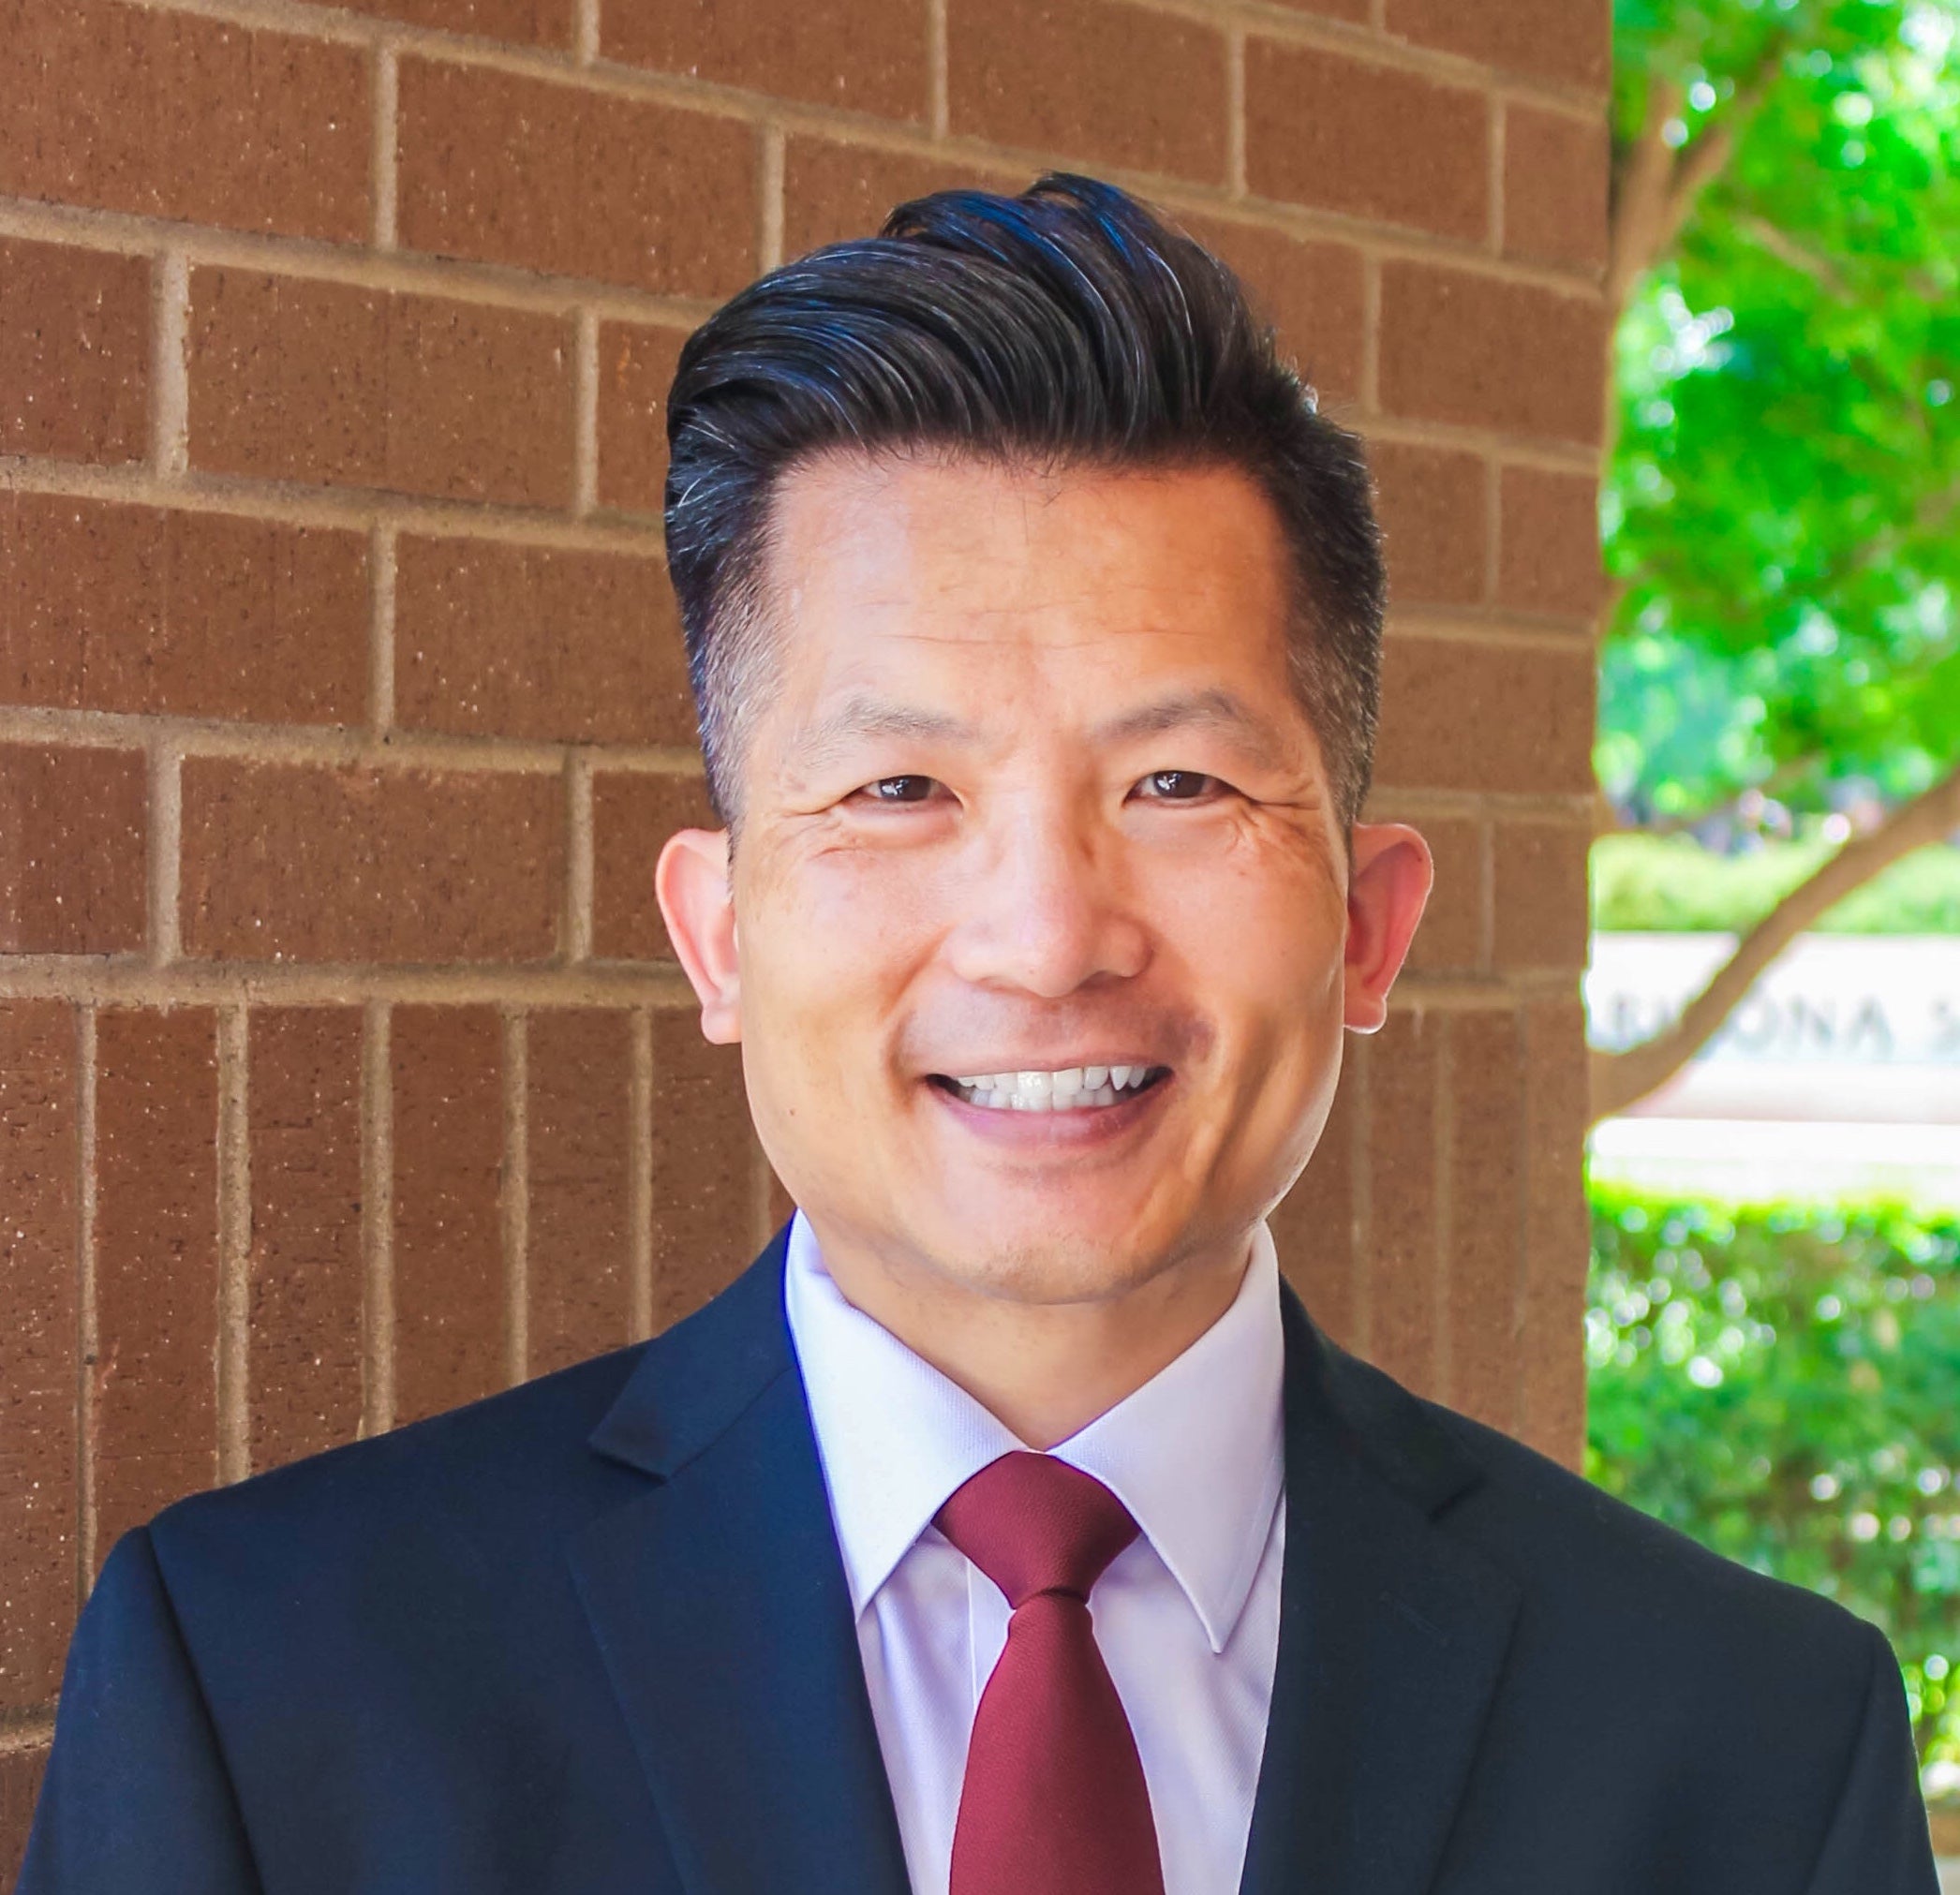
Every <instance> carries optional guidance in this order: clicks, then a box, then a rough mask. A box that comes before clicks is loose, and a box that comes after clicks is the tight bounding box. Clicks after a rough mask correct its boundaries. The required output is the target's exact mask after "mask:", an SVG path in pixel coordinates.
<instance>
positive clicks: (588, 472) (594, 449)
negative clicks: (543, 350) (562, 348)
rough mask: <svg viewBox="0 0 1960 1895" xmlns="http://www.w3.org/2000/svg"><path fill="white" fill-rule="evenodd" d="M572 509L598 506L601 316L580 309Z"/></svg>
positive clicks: (580, 512)
mask: <svg viewBox="0 0 1960 1895" xmlns="http://www.w3.org/2000/svg"><path fill="white" fill-rule="evenodd" d="M598 505H599V316H598V313H597V312H596V311H595V310H592V309H589V308H581V309H580V310H579V312H578V317H577V326H576V329H575V331H574V333H573V336H572V512H573V513H574V514H576V515H577V517H578V518H579V519H581V520H583V519H585V518H587V516H588V515H589V514H591V512H592V511H594V510H595V509H596V508H597V507H598Z"/></svg>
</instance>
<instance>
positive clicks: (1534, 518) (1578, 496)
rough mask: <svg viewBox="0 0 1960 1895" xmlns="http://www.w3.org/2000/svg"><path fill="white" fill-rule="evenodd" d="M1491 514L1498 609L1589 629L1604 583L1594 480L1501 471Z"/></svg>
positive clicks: (1512, 469)
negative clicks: (1495, 523) (1497, 521)
mask: <svg viewBox="0 0 1960 1895" xmlns="http://www.w3.org/2000/svg"><path fill="white" fill-rule="evenodd" d="M1497 510H1498V513H1499V516H1500V518H1501V520H1502V523H1503V524H1502V547H1501V551H1500V555H1499V558H1498V564H1497V602H1498V604H1500V605H1502V606H1504V607H1505V608H1506V609H1507V611H1511V612H1528V613H1533V614H1539V615H1542V616H1545V617H1552V618H1567V619H1573V620H1577V621H1578V622H1580V623H1581V624H1587V625H1589V624H1590V623H1591V621H1592V618H1593V615H1594V614H1596V612H1597V611H1598V610H1599V600H1600V597H1601V594H1602V591H1603V589H1604V585H1605V574H1604V570H1603V569H1602V567H1601V565H1600V558H1599V489H1598V484H1597V482H1596V481H1594V480H1593V478H1592V476H1591V475H1589V474H1555V473H1548V472H1546V471H1544V470H1543V469H1541V468H1538V467H1507V468H1505V470H1504V483H1503V487H1502V489H1501V491H1500V494H1499V497H1498V509H1497Z"/></svg>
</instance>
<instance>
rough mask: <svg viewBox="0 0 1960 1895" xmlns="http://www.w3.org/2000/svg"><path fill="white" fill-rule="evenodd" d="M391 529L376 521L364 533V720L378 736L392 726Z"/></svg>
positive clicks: (393, 576)
mask: <svg viewBox="0 0 1960 1895" xmlns="http://www.w3.org/2000/svg"><path fill="white" fill-rule="evenodd" d="M395 537H396V536H395V529H394V527H393V526H391V525H389V524H388V523H387V522H386V521H382V520H377V521H376V522H375V526H374V530H373V532H372V533H371V534H369V536H368V542H367V559H368V607H369V614H370V616H369V620H368V644H367V722H368V728H369V730H370V732H371V733H373V734H374V735H375V736H376V737H381V736H384V735H387V734H388V733H392V732H393V729H394V579H395Z"/></svg>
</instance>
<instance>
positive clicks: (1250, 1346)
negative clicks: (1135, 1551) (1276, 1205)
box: [783, 1210, 1285, 1651]
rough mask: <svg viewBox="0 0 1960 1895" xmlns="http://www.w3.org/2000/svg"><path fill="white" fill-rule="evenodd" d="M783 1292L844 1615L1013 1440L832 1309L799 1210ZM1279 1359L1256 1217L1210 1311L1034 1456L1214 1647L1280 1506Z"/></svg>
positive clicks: (1229, 1624) (910, 1360) (939, 1379)
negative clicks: (1161, 1357)
mask: <svg viewBox="0 0 1960 1895" xmlns="http://www.w3.org/2000/svg"><path fill="white" fill-rule="evenodd" d="M783 1296H784V1303H785V1306H786V1310H787V1314H788V1318H789V1325H790V1334H791V1337H792V1339H793V1340H794V1343H795V1348H796V1355H797V1359H798V1362H799V1365H800V1367H801V1369H802V1373H803V1382H804V1387H805V1389H806V1391H807V1393H808V1396H809V1408H810V1419H811V1422H812V1425H813V1427H814V1429H815V1431H816V1437H817V1447H818V1452H819V1455H820V1457H821V1458H822V1461H823V1465H824V1481H825V1484H826V1486H827V1487H828V1488H829V1493H830V1504H831V1513H832V1517H833V1518H834V1519H835V1520H836V1522H837V1530H838V1541H839V1547H840V1549H841V1551H842V1554H843V1560H844V1571H845V1576H846V1577H847V1578H848V1580H849V1582H850V1586H851V1605H852V1609H853V1611H854V1612H856V1613H859V1614H862V1613H863V1611H864V1610H865V1607H866V1606H868V1605H869V1603H870V1601H871V1599H872V1598H873V1596H874V1595H875V1594H876V1593H877V1592H878V1590H879V1588H880V1587H881V1586H883V1584H884V1582H885V1581H886V1580H887V1579H888V1578H889V1577H891V1575H892V1572H893V1570H894V1568H896V1567H897V1565H898V1562H899V1561H900V1560H902V1559H903V1558H904V1557H905V1554H906V1552H907V1551H908V1550H909V1549H910V1548H911V1547H912V1545H913V1542H914V1541H915V1540H916V1539H917V1538H918V1537H919V1535H920V1534H921V1533H922V1532H925V1530H926V1529H927V1527H928V1526H929V1525H930V1524H931V1520H932V1517H933V1516H934V1515H935V1514H936V1513H938V1511H939V1510H940V1508H941V1506H942V1505H943V1504H944V1503H945V1501H946V1499H947V1497H948V1496H949V1495H951V1494H952V1493H953V1491H954V1490H955V1489H956V1488H958V1487H959V1486H960V1485H961V1483H963V1482H964V1481H966V1480H968V1479H969V1478H971V1477H972V1476H973V1474H976V1473H979V1472H980V1470H981V1469H982V1468H983V1467H986V1466H987V1464H988V1462H990V1461H993V1460H996V1459H998V1458H1000V1457H1001V1456H1002V1455H1003V1454H1007V1453H1011V1452H1012V1451H1013V1450H1014V1449H1016V1448H1018V1447H1023V1446H1025V1445H1026V1443H1023V1442H1021V1441H1019V1440H1017V1438H1016V1436H1015V1435H1014V1433H1013V1431H1012V1430H1011V1429H1008V1428H1007V1427H1006V1425H1005V1424H1004V1423H1002V1421H1000V1420H999V1419H998V1418H997V1417H996V1416H995V1415H993V1414H990V1413H989V1412H988V1411H987V1409H986V1408H984V1407H982V1406H981V1404H980V1403H979V1402H978V1401H976V1400H974V1399H973V1397H972V1396H971V1395H969V1394H968V1393H967V1392H966V1391H965V1390H964V1389H963V1388H961V1387H960V1386H959V1385H958V1384H957V1383H955V1382H953V1381H952V1380H950V1379H949V1378H948V1377H946V1376H945V1375H943V1374H942V1373H941V1372H940V1371H939V1370H938V1369H935V1368H934V1367H933V1366H932V1365H931V1364H930V1363H929V1362H928V1361H926V1360H925V1359H924V1358H923V1357H922V1356H919V1355H914V1354H913V1351H912V1350H910V1349H908V1348H907V1347H906V1346H905V1344H904V1343H902V1342H901V1341H899V1340H898V1338H897V1337H896V1336H894V1335H893V1334H892V1333H891V1332H890V1331H889V1330H888V1329H885V1328H883V1326H881V1325H879V1324H878V1323H876V1322H874V1321H872V1319H871V1318H870V1317H869V1316H868V1315H866V1314H865V1313H864V1311H863V1310H859V1309H858V1308H857V1307H856V1306H855V1305H854V1304H853V1303H851V1302H849V1301H848V1300H847V1299H846V1298H845V1296H844V1294H843V1292H842V1291H841V1290H839V1288H838V1286H837V1283H836V1281H834V1280H833V1278H832V1277H831V1275H830V1273H829V1272H828V1271H827V1270H826V1269H825V1268H824V1260H823V1255H822V1253H821V1251H820V1250H819V1248H818V1245H817V1239H816V1234H815V1232H813V1231H812V1230H811V1229H810V1227H809V1221H808V1220H807V1219H806V1218H805V1217H804V1215H803V1213H802V1212H801V1211H800V1210H799V1211H797V1212H796V1214H795V1215H794V1218H793V1219H792V1220H791V1223H790V1236H789V1245H788V1255H787V1258H786V1262H785V1267H784V1273H783ZM1284 1356H1285V1342H1284V1332H1283V1330H1282V1327H1281V1323H1280V1297H1279V1260H1278V1257H1277V1254H1276V1253H1275V1251H1274V1249H1273V1242H1272V1235H1271V1233H1270V1231H1269V1230H1268V1228H1267V1227H1266V1224H1265V1223H1264V1222H1263V1221H1261V1222H1260V1223H1259V1224H1258V1226H1257V1227H1256V1228H1255V1232H1254V1235H1253V1249H1252V1256H1251V1259H1250V1261H1249V1263H1248V1265H1247V1267H1246V1272H1245V1277H1244V1280H1243V1281H1242V1282H1241V1283H1240V1287H1239V1294H1238V1295H1237V1296H1235V1297H1234V1298H1233V1300H1232V1303H1231V1305H1230V1307H1229V1308H1228V1309H1227V1310H1225V1314H1224V1315H1222V1316H1221V1317H1220V1318H1219V1319H1218V1321H1217V1322H1215V1323H1214V1324H1212V1325H1211V1326H1210V1328H1209V1329H1207V1330H1206V1331H1205V1333H1204V1334H1203V1335H1202V1336H1200V1337H1199V1338H1198V1339H1197V1340H1196V1341H1195V1342H1193V1343H1192V1344H1191V1346H1190V1347H1189V1348H1188V1349H1186V1350H1185V1351H1184V1353H1183V1354H1182V1355H1179V1356H1178V1357H1177V1358H1176V1359H1175V1360H1174V1361H1172V1362H1170V1363H1168V1364H1167V1365H1166V1367H1165V1368H1163V1369H1160V1370H1159V1371H1158V1372H1157V1373H1156V1374H1155V1375H1153V1376H1152V1377H1151V1379H1150V1381H1148V1382H1146V1383H1145V1384H1143V1386H1142V1387H1141V1388H1138V1389H1136V1391H1135V1392H1134V1393H1133V1394H1131V1395H1129V1396H1127V1397H1125V1398H1124V1399H1122V1400H1121V1401H1120V1402H1118V1403H1117V1405H1116V1406H1115V1407H1114V1408H1112V1409H1110V1410H1108V1411H1107V1412H1106V1414H1101V1415H1099V1416H1097V1418H1096V1419H1095V1420H1094V1421H1092V1422H1091V1423H1090V1424H1089V1426H1088V1427H1086V1428H1084V1429H1081V1430H1080V1431H1079V1432H1077V1433H1076V1434H1074V1435H1071V1436H1070V1437H1069V1439H1068V1440H1066V1441H1063V1442H1060V1443H1057V1444H1056V1446H1055V1447H1054V1448H1053V1449H1052V1450H1051V1451H1052V1452H1053V1453H1054V1454H1055V1456H1056V1457H1057V1458H1059V1459H1062V1460H1065V1461H1068V1462H1069V1463H1070V1464H1071V1465H1072V1466H1075V1467H1078V1468H1080V1469H1081V1470H1082V1471H1083V1473H1091V1474H1093V1475H1095V1477H1096V1478H1097V1479H1098V1480H1100V1481H1102V1482H1103V1483H1104V1484H1105V1485H1106V1487H1107V1488H1109V1489H1110V1490H1111V1491H1112V1492H1113V1493H1114V1494H1115V1495H1116V1496H1117V1497H1118V1499H1120V1500H1121V1502H1122V1503H1123V1504H1124V1505H1125V1506H1126V1507H1128V1508H1129V1510H1130V1512H1131V1515H1132V1516H1133V1517H1135V1519H1136V1523H1137V1525H1138V1526H1139V1527H1140V1528H1141V1529H1142V1531H1143V1532H1144V1535H1145V1536H1146V1537H1147V1538H1148V1539H1149V1541H1150V1543H1151V1547H1153V1548H1154V1549H1155V1551H1156V1553H1157V1555H1158V1557H1159V1558H1160V1559H1161V1560H1162V1561H1163V1562H1164V1563H1165V1565H1166V1567H1167V1568H1168V1569H1169V1571H1170V1574H1171V1576H1172V1577H1173V1578H1175V1579H1176V1580H1177V1582H1178V1584H1179V1586H1180V1589H1181V1590H1182V1591H1183V1592H1184V1595H1185V1597H1186V1598H1187V1599H1188V1600H1189V1601H1190V1602H1191V1606H1192V1609H1193V1610H1194V1611H1195V1613H1196V1614H1197V1616H1198V1620H1199V1621H1200V1623H1201V1624H1202V1625H1203V1626H1204V1628H1205V1636H1206V1638H1207V1640H1208V1641H1209V1642H1210V1646H1211V1649H1212V1651H1223V1650H1224V1649H1225V1643H1226V1641H1227V1640H1228V1639H1229V1638H1230V1636H1231V1635H1232V1629H1233V1627H1234V1626H1235V1625H1236V1624H1237V1623H1238V1621H1239V1615H1240V1611H1241V1610H1242V1609H1243V1607H1244V1605H1245V1601H1246V1596H1247V1594H1248V1593H1249V1592H1251V1590H1252V1583H1253V1579H1254V1577H1255V1574H1256V1573H1257V1570H1258V1565H1259V1560H1260V1556H1261V1555H1262V1553H1263V1552H1264V1550H1265V1546H1266V1540H1267V1535H1268V1532H1269V1531H1270V1527H1271V1523H1272V1514H1273V1509H1274V1507H1275V1506H1276V1505H1277V1504H1278V1503H1279V1497H1280V1488H1281V1482H1282V1478H1283V1473H1284V1444H1283V1443H1284V1436H1283V1432H1282V1423H1281V1388H1282V1383H1283V1379H1284Z"/></svg>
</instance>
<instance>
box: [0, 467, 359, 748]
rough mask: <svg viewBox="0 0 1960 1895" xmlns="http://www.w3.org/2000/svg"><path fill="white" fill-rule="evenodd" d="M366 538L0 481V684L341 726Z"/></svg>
mask: <svg viewBox="0 0 1960 1895" xmlns="http://www.w3.org/2000/svg"><path fill="white" fill-rule="evenodd" d="M368 617H369V603H368V573H367V538H366V536H365V535H364V534H361V533H348V532H339V531H335V530H334V529H332V528H327V527H318V526H286V525H284V524H282V523H280V522H277V521H272V520H249V519H244V518H241V517H238V516H236V515H233V514H230V513H182V512H174V511H165V510H163V509H160V508H156V507H131V506H125V505H123V504H122V503H121V502H119V501H108V500H83V499H75V498H71V497H69V496H65V495H59V494H22V493H16V494H7V495H0V695H4V697H5V700H6V701H7V703H24V704H47V705H52V706H56V707H59V708H60V709H63V710H78V711H123V712H132V713H141V712H165V713H171V714H173V715H176V716H181V717H204V718H253V719H257V720H260V721H265V722H290V723H303V724H350V723H356V722H359V721H360V720H361V718H363V716H364V712H365V708H366V702H367V635H368V634H367V628H368Z"/></svg>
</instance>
